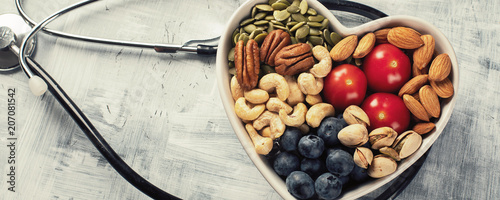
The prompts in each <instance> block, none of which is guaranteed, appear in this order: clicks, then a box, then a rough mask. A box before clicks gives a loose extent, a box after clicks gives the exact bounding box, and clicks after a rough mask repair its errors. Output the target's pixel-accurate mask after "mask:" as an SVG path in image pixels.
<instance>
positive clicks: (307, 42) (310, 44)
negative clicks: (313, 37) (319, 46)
mask: <svg viewBox="0 0 500 200" xmlns="http://www.w3.org/2000/svg"><path fill="white" fill-rule="evenodd" d="M306 44H308V45H309V46H311V49H312V48H314V45H313V44H312V43H311V42H309V41H306Z"/></svg>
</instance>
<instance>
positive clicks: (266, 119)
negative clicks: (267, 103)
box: [253, 110, 277, 131]
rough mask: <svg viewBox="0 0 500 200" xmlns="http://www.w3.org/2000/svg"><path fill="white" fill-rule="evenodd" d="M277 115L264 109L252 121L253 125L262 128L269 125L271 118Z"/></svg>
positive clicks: (258, 128)
mask: <svg viewBox="0 0 500 200" xmlns="http://www.w3.org/2000/svg"><path fill="white" fill-rule="evenodd" d="M275 115H277V114H276V113H273V112H271V111H269V110H266V111H264V112H263V113H262V114H261V115H260V116H259V117H258V118H257V119H256V120H254V121H253V127H254V128H255V129H257V130H258V131H260V130H261V129H262V128H264V127H266V126H269V123H270V122H271V119H272V118H273V117H274V116H275Z"/></svg>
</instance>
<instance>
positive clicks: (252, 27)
mask: <svg viewBox="0 0 500 200" xmlns="http://www.w3.org/2000/svg"><path fill="white" fill-rule="evenodd" d="M243 29H245V32H247V33H248V34H250V33H252V32H253V31H255V29H257V27H256V26H255V25H253V24H249V25H246V26H245V27H243Z"/></svg>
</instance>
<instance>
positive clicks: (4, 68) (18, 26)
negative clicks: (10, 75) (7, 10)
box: [0, 14, 35, 72]
mask: <svg viewBox="0 0 500 200" xmlns="http://www.w3.org/2000/svg"><path fill="white" fill-rule="evenodd" d="M0 27H8V28H9V29H10V30H11V31H12V33H13V34H14V36H15V40H14V45H16V46H18V47H19V46H21V42H22V39H23V38H24V37H25V36H26V35H27V34H28V33H29V32H30V31H31V26H29V25H28V24H27V23H26V22H25V21H24V19H23V18H22V17H21V16H19V15H17V14H2V15H0ZM2 42H7V40H3V39H2ZM34 50H35V39H33V40H32V41H30V44H29V46H28V49H27V53H28V55H29V54H32V53H33V51H34ZM18 67H19V58H18V57H17V55H16V54H15V53H13V52H12V51H10V50H9V49H8V48H7V49H3V48H2V49H0V72H8V71H12V70H15V69H17V68H18Z"/></svg>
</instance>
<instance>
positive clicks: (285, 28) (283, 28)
mask: <svg viewBox="0 0 500 200" xmlns="http://www.w3.org/2000/svg"><path fill="white" fill-rule="evenodd" d="M273 26H274V28H279V29H281V30H284V31H287V32H289V30H288V28H287V27H284V26H280V25H276V24H274V25H273Z"/></svg>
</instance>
